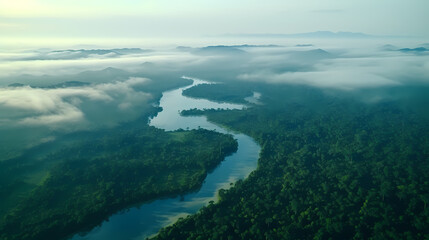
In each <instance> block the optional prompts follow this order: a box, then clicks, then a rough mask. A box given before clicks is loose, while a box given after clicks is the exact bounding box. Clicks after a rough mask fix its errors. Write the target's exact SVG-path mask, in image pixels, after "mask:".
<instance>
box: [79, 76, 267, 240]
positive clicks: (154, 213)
mask: <svg viewBox="0 0 429 240" xmlns="http://www.w3.org/2000/svg"><path fill="white" fill-rule="evenodd" d="M192 80H194V83H193V84H192V85H190V86H187V87H183V88H179V89H175V90H172V91H168V92H164V93H163V97H162V98H161V101H160V106H161V107H162V108H163V111H162V112H160V113H159V114H158V115H157V116H156V117H155V118H153V119H151V121H150V125H152V126H155V127H157V128H161V129H165V130H168V131H172V130H176V129H179V128H182V129H197V128H205V129H209V130H216V131H218V132H223V133H231V132H228V131H227V130H226V129H223V128H221V127H219V126H217V125H215V124H213V123H210V122H208V121H207V119H206V117H205V116H197V117H194V116H190V117H183V116H180V111H182V110H186V109H192V108H197V109H210V108H215V109H217V108H221V109H226V108H229V109H242V108H243V107H244V106H243V105H238V104H228V103H215V102H211V101H208V100H205V99H192V98H188V97H185V96H183V95H182V91H183V90H184V89H186V88H189V87H192V86H195V85H198V84H202V83H207V82H204V81H202V80H198V79H192ZM231 134H233V136H234V138H235V139H237V141H238V150H237V152H236V153H234V154H233V155H231V156H228V157H226V158H225V161H223V162H222V163H221V164H220V165H219V166H218V167H217V168H216V169H215V170H214V171H213V172H212V173H210V174H208V175H207V178H206V179H205V181H204V184H203V186H202V187H201V189H200V190H199V191H198V192H195V193H190V194H186V195H184V196H182V197H176V198H169V199H160V200H156V201H153V202H151V203H147V204H143V205H141V206H140V207H135V208H131V209H129V210H128V211H126V212H124V213H119V214H115V215H113V216H111V217H110V218H109V220H108V221H106V222H104V223H103V224H102V225H101V226H100V227H97V228H95V229H93V230H92V231H91V232H89V233H88V234H87V235H85V236H79V235H75V236H74V237H73V240H83V239H89V240H109V239H112V240H113V239H115V240H116V239H130V240H131V239H133V240H135V239H145V238H146V237H149V236H151V235H154V234H156V233H157V232H158V231H159V229H160V228H162V227H164V226H167V225H169V224H172V223H174V222H175V221H177V219H179V218H180V217H186V216H187V215H189V214H192V213H195V212H197V211H198V210H199V209H200V208H201V207H203V206H204V205H207V204H208V203H209V202H210V201H215V200H216V198H217V192H218V190H219V189H221V188H225V189H227V188H229V187H230V183H233V182H236V181H237V180H238V179H243V178H245V177H246V176H247V175H248V174H249V173H250V172H251V171H253V170H254V169H256V166H257V160H258V157H259V151H260V147H259V146H258V145H257V144H256V143H255V142H254V141H253V139H252V138H250V137H248V136H246V135H244V134H237V133H231Z"/></svg>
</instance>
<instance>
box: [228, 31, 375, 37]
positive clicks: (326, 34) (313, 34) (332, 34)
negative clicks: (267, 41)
mask: <svg viewBox="0 0 429 240" xmlns="http://www.w3.org/2000/svg"><path fill="white" fill-rule="evenodd" d="M224 36H226V37H228V36H230V37H234V36H240V37H276V38H373V37H377V36H374V35H369V34H365V33H359V32H342V31H340V32H331V31H316V32H307V33H293V34H282V33H280V34H276V33H265V34H264V33H262V34H260V33H254V34H226V35H224Z"/></svg>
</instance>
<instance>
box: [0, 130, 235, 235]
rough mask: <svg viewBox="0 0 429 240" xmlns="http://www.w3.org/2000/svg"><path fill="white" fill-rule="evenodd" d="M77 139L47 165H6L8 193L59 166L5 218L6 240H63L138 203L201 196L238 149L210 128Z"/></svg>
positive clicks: (0, 226) (0, 228)
mask: <svg viewBox="0 0 429 240" xmlns="http://www.w3.org/2000/svg"><path fill="white" fill-rule="evenodd" d="M75 135H76V134H75ZM77 135H79V136H78V139H80V141H73V142H72V143H71V144H68V145H64V146H63V147H62V148H61V149H57V150H56V151H54V152H52V153H51V154H48V155H46V156H45V157H43V158H42V159H34V158H30V159H15V161H14V162H12V163H11V164H3V165H2V166H3V168H2V169H1V171H2V178H1V179H0V180H2V183H5V186H6V187H5V189H6V190H7V189H8V188H12V187H14V186H17V185H19V184H21V185H22V184H24V183H23V182H22V179H20V178H19V176H20V174H21V172H24V174H25V173H27V172H28V171H30V170H29V167H31V168H37V166H35V165H34V164H36V163H38V162H47V163H53V162H54V163H55V164H54V167H52V168H51V170H50V171H49V174H48V176H47V178H46V179H45V180H44V181H43V182H42V183H41V184H40V186H38V187H37V188H36V189H35V190H34V191H32V192H31V193H29V194H28V195H26V196H23V200H22V201H21V202H20V203H19V204H17V206H16V207H15V208H13V209H11V210H10V211H8V212H7V214H6V215H5V216H2V218H1V219H0V239H5V240H6V239H7V240H13V239H16V240H26V239H28V240H30V239H31V240H35V239H40V240H48V239H64V238H66V237H69V236H70V235H71V234H74V233H76V232H80V231H84V230H88V229H91V228H92V227H95V226H96V225H98V224H100V223H101V222H102V221H103V220H105V219H106V218H107V217H109V216H110V215H111V214H113V213H115V212H117V211H119V210H122V209H126V208H127V207H130V206H132V205H134V204H141V203H142V202H145V201H149V200H154V199H158V198H160V197H168V196H177V195H179V194H184V193H186V192H189V191H192V190H196V189H198V188H199V187H200V186H201V184H202V182H203V180H204V179H205V177H206V174H207V172H208V171H210V170H212V169H213V168H215V167H216V166H217V165H218V164H219V163H220V162H221V161H222V160H223V159H224V158H225V156H226V155H229V154H231V153H233V152H235V151H236V149H237V142H236V141H235V140H234V139H233V138H232V136H230V135H225V134H220V133H217V132H214V131H208V130H203V129H200V130H192V131H183V130H178V131H174V132H165V131H164V130H160V129H156V128H154V127H150V126H147V125H143V126H141V127H140V128H132V129H131V130H129V129H127V128H114V129H111V130H103V131H95V132H88V133H78V134H77ZM13 174H15V175H16V176H13ZM0 190H1V189H0Z"/></svg>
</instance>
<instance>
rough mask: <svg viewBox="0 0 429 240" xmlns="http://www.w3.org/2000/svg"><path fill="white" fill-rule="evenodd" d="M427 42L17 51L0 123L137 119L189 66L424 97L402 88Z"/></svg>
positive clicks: (1, 79) (213, 73)
mask: <svg viewBox="0 0 429 240" xmlns="http://www.w3.org/2000/svg"><path fill="white" fill-rule="evenodd" d="M307 41H311V39H308V40H307ZM427 46H428V44H420V45H407V43H402V45H400V46H394V45H388V44H379V43H378V44H376V43H373V44H372V43H371V44H368V43H367V42H365V44H362V46H359V45H357V44H354V42H350V45H349V47H347V48H345V47H335V46H334V47H333V46H332V45H327V46H326V47H325V46H323V45H320V44H319V45H318V44H316V43H314V44H309V43H308V42H305V43H297V44H291V45H290V46H286V45H284V46H282V45H277V44H268V45H258V44H242V45H213V46H204V47H185V46H182V47H177V48H170V49H168V48H167V49H165V48H164V49H152V50H151V49H144V50H143V49H141V48H115V49H102V48H97V49H77V50H48V49H42V50H34V51H24V52H16V53H15V54H13V57H10V55H6V57H4V59H3V60H2V62H1V63H0V70H1V71H0V72H1V73H0V86H1V88H0V112H1V115H0V130H1V131H10V129H11V128H12V129H15V128H16V129H22V128H25V129H26V128H33V129H35V128H40V127H41V128H42V129H46V132H48V133H49V132H53V131H54V132H58V131H59V132H61V131H63V132H64V131H65V132H70V131H76V130H82V129H90V128H93V127H94V126H97V127H103V126H104V127H109V126H110V127H111V126H114V125H116V124H118V123H120V122H126V121H131V120H133V119H136V118H137V117H138V115H139V114H137V112H139V111H140V112H141V111H144V109H149V108H150V107H151V106H152V105H153V104H156V99H157V96H159V95H160V94H161V92H160V89H162V87H160V86H162V85H163V83H164V84H165V83H167V82H169V81H178V82H180V81H184V80H183V79H180V77H181V76H182V75H188V76H195V77H198V78H201V79H207V80H210V81H214V82H238V83H240V82H242V83H245V82H251V83H267V84H272V85H279V84H280V85H284V84H286V85H287V84H291V85H303V86H310V87H316V88H319V89H321V90H322V91H325V92H327V93H329V92H330V93H332V92H335V94H340V95H341V94H342V95H346V96H355V97H358V98H360V99H361V100H362V101H364V102H367V103H371V102H378V101H382V100H392V99H398V98H410V96H408V95H409V94H411V95H413V96H414V95H416V94H417V95H416V96H415V97H417V98H419V97H418V95H419V94H420V95H421V94H424V93H421V92H420V93H416V92H415V91H414V92H413V91H411V92H407V91H400V90H397V89H398V88H400V89H404V88H405V87H408V88H413V89H415V88H416V87H417V88H418V86H427V85H428V84H429V55H428V54H425V52H426V50H425V49H426V48H425V47H427ZM38 132H40V130H38ZM45 134H46V133H45ZM42 135H44V134H42ZM35 136H38V135H37V134H36V135H35ZM47 136H48V137H49V134H47ZM42 139H44V138H42Z"/></svg>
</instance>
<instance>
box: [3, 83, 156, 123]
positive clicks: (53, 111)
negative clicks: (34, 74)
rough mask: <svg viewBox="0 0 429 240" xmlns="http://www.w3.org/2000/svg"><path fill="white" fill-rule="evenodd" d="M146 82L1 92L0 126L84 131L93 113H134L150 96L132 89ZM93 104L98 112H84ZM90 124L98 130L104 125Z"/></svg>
mask: <svg viewBox="0 0 429 240" xmlns="http://www.w3.org/2000/svg"><path fill="white" fill-rule="evenodd" d="M147 81H149V80H148V79H145V78H130V79H129V80H127V81H124V82H115V83H108V84H98V85H91V86H87V87H77V88H58V89H41V88H31V87H28V86H27V87H18V88H0V111H1V112H2V113H1V115H0V124H2V123H5V124H15V125H16V124H17V125H26V126H48V127H51V128H67V124H68V123H73V124H75V125H76V124H80V125H81V127H85V125H87V124H88V122H91V120H92V119H91V118H90V117H88V116H89V115H91V114H94V113H93V111H99V113H100V115H103V113H102V112H108V113H111V112H114V111H116V110H118V111H134V110H135V109H134V108H135V107H141V106H144V105H145V104H146V103H147V101H148V100H149V99H150V98H151V95H150V94H148V93H144V92H139V91H136V90H134V89H133V87H134V86H138V85H141V84H144V83H146V82H147ZM94 104H95V106H98V105H99V106H100V108H99V109H97V108H95V109H96V110H94V108H92V110H89V109H91V108H87V107H88V106H94ZM115 109H116V110H115ZM94 115H97V114H94ZM117 117H118V118H120V116H117ZM126 117H129V116H124V118H126ZM115 120H118V121H120V119H106V121H107V122H109V123H111V122H112V121H113V122H114V121H115ZM93 124H95V125H99V126H100V125H103V122H97V123H93Z"/></svg>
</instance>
